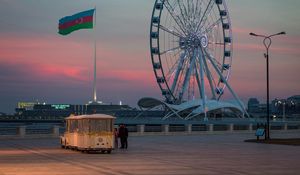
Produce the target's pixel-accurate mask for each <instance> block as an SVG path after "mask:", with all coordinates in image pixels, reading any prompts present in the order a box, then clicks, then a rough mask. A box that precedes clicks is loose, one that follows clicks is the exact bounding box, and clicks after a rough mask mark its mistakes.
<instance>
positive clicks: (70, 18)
mask: <svg viewBox="0 0 300 175" xmlns="http://www.w3.org/2000/svg"><path fill="white" fill-rule="evenodd" d="M94 11H95V9H91V10H87V11H83V12H80V13H76V14H74V15H72V16H66V17H63V18H61V19H60V20H59V24H63V23H65V22H69V21H73V20H75V19H77V18H82V17H85V16H93V14H94Z"/></svg>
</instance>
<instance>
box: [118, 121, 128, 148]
mask: <svg viewBox="0 0 300 175" xmlns="http://www.w3.org/2000/svg"><path fill="white" fill-rule="evenodd" d="M126 130H127V128H125V125H124V124H121V125H120V127H119V137H120V140H121V149H124V148H125V143H126V135H128V131H127V134H126ZM127 137H128V136H127Z"/></svg>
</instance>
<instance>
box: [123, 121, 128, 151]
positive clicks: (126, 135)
mask: <svg viewBox="0 0 300 175" xmlns="http://www.w3.org/2000/svg"><path fill="white" fill-rule="evenodd" d="M123 126H124V130H125V138H124V147H125V148H126V149H127V148H128V129H127V128H126V125H123Z"/></svg>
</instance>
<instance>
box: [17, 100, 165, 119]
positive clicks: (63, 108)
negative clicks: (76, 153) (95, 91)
mask: <svg viewBox="0 0 300 175" xmlns="http://www.w3.org/2000/svg"><path fill="white" fill-rule="evenodd" d="M18 107H22V106H18ZM94 113H102V114H109V115H113V116H116V117H136V116H138V115H142V117H162V116H163V114H164V111H141V110H137V109H135V108H132V107H130V106H128V105H115V104H86V105H77V104H45V103H44V104H34V106H33V107H32V108H24V107H22V108H16V116H17V117H18V118H20V119H64V118H65V117H68V116H70V115H71V114H75V115H82V114H94Z"/></svg>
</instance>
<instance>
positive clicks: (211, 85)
mask: <svg viewBox="0 0 300 175" xmlns="http://www.w3.org/2000/svg"><path fill="white" fill-rule="evenodd" d="M202 53H203V52H202ZM203 63H204V64H203V65H204V68H205V73H206V76H207V79H208V82H209V86H210V90H211V93H212V99H214V100H215V99H216V93H215V87H214V84H213V76H212V75H211V72H210V70H209V68H208V66H207V61H206V59H203Z"/></svg>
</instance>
